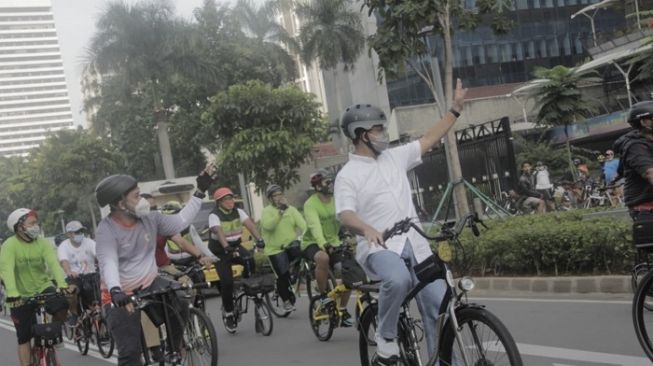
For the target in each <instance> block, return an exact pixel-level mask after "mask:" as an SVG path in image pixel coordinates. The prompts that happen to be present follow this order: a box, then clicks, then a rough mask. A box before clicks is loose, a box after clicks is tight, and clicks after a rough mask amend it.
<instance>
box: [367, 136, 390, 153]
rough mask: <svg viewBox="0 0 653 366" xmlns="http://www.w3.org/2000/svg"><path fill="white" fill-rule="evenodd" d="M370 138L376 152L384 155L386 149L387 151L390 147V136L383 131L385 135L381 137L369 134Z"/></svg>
mask: <svg viewBox="0 0 653 366" xmlns="http://www.w3.org/2000/svg"><path fill="white" fill-rule="evenodd" d="M368 137H369V139H370V144H371V145H372V146H373V147H374V150H376V151H377V152H378V153H379V154H380V153H382V152H383V151H384V150H385V149H387V148H388V145H390V136H389V135H388V132H386V131H383V133H382V134H381V135H380V136H378V135H374V134H368Z"/></svg>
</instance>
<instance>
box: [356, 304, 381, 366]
mask: <svg viewBox="0 0 653 366" xmlns="http://www.w3.org/2000/svg"><path fill="white" fill-rule="evenodd" d="M376 325H377V320H376V305H375V304H374V305H370V306H368V307H366V308H365V310H363V312H362V313H361V316H360V318H359V321H358V352H359V355H360V360H361V366H370V363H371V361H372V357H373V356H374V353H375V352H376V342H374V334H375V333H376Z"/></svg>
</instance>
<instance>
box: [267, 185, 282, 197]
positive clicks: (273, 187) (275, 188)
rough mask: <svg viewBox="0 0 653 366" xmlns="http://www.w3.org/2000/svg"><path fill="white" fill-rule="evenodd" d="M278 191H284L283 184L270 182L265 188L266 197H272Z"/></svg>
mask: <svg viewBox="0 0 653 366" xmlns="http://www.w3.org/2000/svg"><path fill="white" fill-rule="evenodd" d="M277 192H283V189H281V186H280V185H278V184H270V185H269V186H268V188H267V189H266V190H265V197H267V198H268V199H270V197H271V196H272V195H273V194H275V193H277Z"/></svg>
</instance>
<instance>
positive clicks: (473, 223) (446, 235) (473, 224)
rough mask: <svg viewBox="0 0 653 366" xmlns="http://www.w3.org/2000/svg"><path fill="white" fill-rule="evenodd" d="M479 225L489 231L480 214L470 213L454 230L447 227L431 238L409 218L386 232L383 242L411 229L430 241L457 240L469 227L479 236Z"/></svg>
mask: <svg viewBox="0 0 653 366" xmlns="http://www.w3.org/2000/svg"><path fill="white" fill-rule="evenodd" d="M477 224H480V225H481V226H483V227H484V228H486V229H487V226H485V224H484V223H483V221H482V220H481V219H480V218H479V217H478V214H476V213H469V214H467V215H466V216H465V218H463V219H462V220H460V221H458V222H457V223H456V226H454V228H453V229H450V228H448V227H446V226H445V227H443V228H442V230H441V231H440V234H439V235H436V236H429V235H428V234H426V233H425V232H424V231H423V230H422V229H421V228H420V227H419V226H418V225H416V224H415V223H414V222H413V221H412V219H411V218H410V217H407V218H405V219H403V220H401V221H399V222H397V223H395V224H394V225H393V226H392V227H391V228H390V229H388V230H386V231H384V232H383V241H387V240H388V239H390V238H391V237H393V236H395V235H399V234H403V233H407V232H408V231H409V230H410V228H413V229H415V231H417V233H419V234H420V235H421V236H423V237H424V238H426V239H428V240H434V241H445V240H450V239H455V238H457V237H458V236H459V235H460V233H461V232H462V231H463V229H464V228H465V226H469V227H470V228H471V229H472V232H473V233H474V236H479V235H480V234H481V232H480V231H479V230H478V226H477Z"/></svg>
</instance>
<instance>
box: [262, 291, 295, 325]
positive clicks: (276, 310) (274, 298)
mask: <svg viewBox="0 0 653 366" xmlns="http://www.w3.org/2000/svg"><path fill="white" fill-rule="evenodd" d="M265 302H266V303H267V304H268V307H269V308H270V310H271V311H272V313H273V314H274V315H276V316H277V317H278V318H286V317H287V316H288V315H290V313H291V311H286V310H284V308H283V300H282V299H281V296H279V294H278V293H277V291H276V289H275V290H274V291H273V292H267V293H266V294H265Z"/></svg>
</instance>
